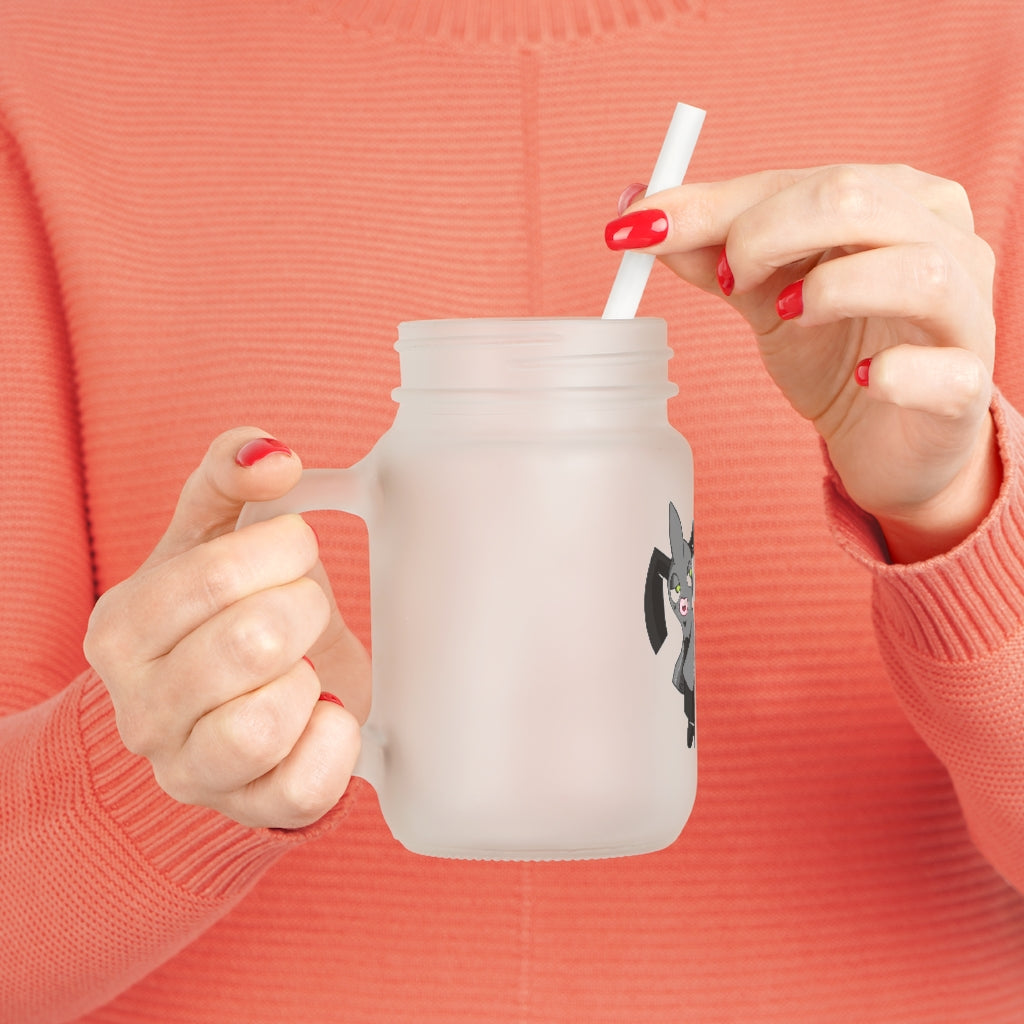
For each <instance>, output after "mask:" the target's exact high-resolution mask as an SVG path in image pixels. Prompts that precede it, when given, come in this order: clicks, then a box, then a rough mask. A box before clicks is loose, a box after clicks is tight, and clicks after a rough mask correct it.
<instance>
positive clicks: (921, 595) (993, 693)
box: [825, 393, 1024, 892]
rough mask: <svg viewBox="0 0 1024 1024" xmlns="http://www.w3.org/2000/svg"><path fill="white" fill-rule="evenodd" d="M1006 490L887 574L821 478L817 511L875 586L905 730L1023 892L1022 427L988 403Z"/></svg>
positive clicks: (868, 533) (997, 402)
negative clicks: (940, 543) (912, 732)
mask: <svg viewBox="0 0 1024 1024" xmlns="http://www.w3.org/2000/svg"><path fill="white" fill-rule="evenodd" d="M993 416H994V418H995V423H996V430H997V435H998V441H999V447H1000V453H1001V456H1002V461H1003V485H1002V489H1001V491H1000V494H999V497H998V499H997V501H996V503H995V505H994V506H993V508H992V509H991V511H990V513H989V515H988V516H987V518H986V519H985V521H984V522H983V523H982V524H981V525H980V526H979V528H978V529H977V530H976V531H975V532H974V533H973V534H972V535H971V536H970V537H969V538H967V539H966V540H965V541H964V542H963V543H961V544H960V545H958V546H957V547H956V548H954V549H953V550H952V551H950V552H948V553H946V554H944V555H941V556H938V557H936V558H932V559H929V560H927V561H924V562H918V563H914V564H910V565H890V564H887V563H886V558H885V548H884V544H883V542H882V538H881V535H880V532H879V530H878V526H877V524H876V523H875V521H874V520H873V519H872V518H871V517H870V516H868V515H867V514H866V513H865V512H863V511H862V510H861V509H859V508H858V507H857V506H856V505H854V504H853V503H852V502H851V501H850V499H849V497H848V495H847V494H846V492H845V490H844V489H843V485H842V483H841V481H840V480H839V478H838V476H837V475H836V473H835V471H834V469H832V468H831V467H830V470H829V474H828V476H827V479H826V483H825V491H826V507H827V511H828V514H829V517H830V519H831V522H832V526H833V529H834V531H835V534H836V536H837V538H838V540H839V542H840V543H841V544H842V546H843V547H845V548H846V549H847V551H849V552H850V553H851V554H852V555H853V556H854V558H856V559H857V560H858V561H859V562H861V564H863V565H864V566H866V567H867V568H868V570H869V571H870V572H871V573H872V575H873V578H874V579H873V600H874V606H873V619H874V627H875V633H876V636H877V639H878V643H879V646H880V649H881V652H882V656H883V658H884V659H885V661H886V664H887V666H888V669H889V672H890V675H891V678H892V683H893V687H894V689H895V693H896V696H897V698H898V699H899V701H900V703H901V704H902V706H903V708H904V710H905V712H906V714H907V716H908V718H909V719H910V721H911V722H912V724H913V725H914V727H915V728H916V729H917V731H918V732H919V733H920V735H921V736H922V738H923V739H924V740H925V742H926V743H927V744H928V745H929V746H930V747H931V749H932V750H933V751H934V753H935V754H936V756H937V757H938V758H939V759H940V760H941V761H942V763H943V764H944V765H945V767H946V769H947V770H948V772H949V775H950V778H951V779H952V782H953V785H954V786H955V788H956V792H957V796H958V798H959V801H960V805H961V808H962V810H963V813H964V816H965V819H966V821H967V825H968V828H969V829H970V831H971V835H972V837H973V839H974V841H975V843H976V845H977V846H978V848H979V849H980V850H981V852H982V853H983V854H984V855H985V856H986V857H987V858H988V860H989V861H990V862H991V863H992V865H993V866H994V867H995V868H996V869H997V870H998V871H999V872H1000V873H1001V874H1002V875H1003V876H1004V878H1006V879H1007V881H1009V882H1010V884H1011V885H1013V886H1015V887H1016V888H1017V889H1018V890H1020V891H1021V892H1024V475H1022V467H1024V419H1022V417H1021V415H1020V414H1019V413H1018V412H1017V411H1016V410H1015V409H1014V408H1013V407H1012V406H1011V405H1010V404H1009V403H1008V402H1007V401H1006V399H1005V398H1004V397H1003V396H1002V395H1001V394H999V393H997V394H996V396H995V398H994V401H993Z"/></svg>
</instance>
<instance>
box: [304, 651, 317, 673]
mask: <svg viewBox="0 0 1024 1024" xmlns="http://www.w3.org/2000/svg"><path fill="white" fill-rule="evenodd" d="M302 660H303V661H304V662H305V663H306V664H307V665H308V666H309V667H310V668H311V669H312V670H313V671H314V672H315V671H316V665H314V664H313V662H311V661H310V660H309V658H307V657H306V655H303V656H302Z"/></svg>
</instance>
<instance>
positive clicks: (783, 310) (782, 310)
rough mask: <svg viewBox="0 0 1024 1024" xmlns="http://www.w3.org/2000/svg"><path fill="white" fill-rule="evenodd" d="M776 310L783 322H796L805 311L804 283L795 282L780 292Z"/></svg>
mask: <svg viewBox="0 0 1024 1024" xmlns="http://www.w3.org/2000/svg"><path fill="white" fill-rule="evenodd" d="M775 308H776V310H777V311H778V314H779V316H780V317H781V318H782V319H783V320H795V319H796V318H797V317H798V316H799V315H800V314H801V313H802V312H803V311H804V283H803V281H802V280H800V281H794V282H793V283H792V284H791V285H789V286H788V287H786V288H783V289H782V291H781V292H779V297H778V299H777V300H776V302H775Z"/></svg>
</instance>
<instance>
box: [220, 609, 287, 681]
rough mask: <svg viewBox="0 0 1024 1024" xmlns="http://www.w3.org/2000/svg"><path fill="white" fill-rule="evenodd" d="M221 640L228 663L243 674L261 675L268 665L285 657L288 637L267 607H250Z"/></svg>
mask: <svg viewBox="0 0 1024 1024" xmlns="http://www.w3.org/2000/svg"><path fill="white" fill-rule="evenodd" d="M222 643H223V646H224V654H225V657H226V659H227V661H228V662H229V664H232V665H234V666H235V667H237V668H238V669H240V670H241V671H242V672H244V673H247V674H250V675H256V676H262V675H265V674H266V670H267V668H268V666H272V665H274V664H275V663H276V662H277V661H278V660H280V659H281V658H282V657H283V656H284V654H285V650H286V646H287V636H286V634H285V632H284V630H283V629H282V628H281V625H280V623H279V622H278V620H277V617H276V616H274V615H273V614H272V613H271V611H270V610H269V609H266V608H260V609H250V610H247V611H246V612H245V613H244V614H240V615H239V616H237V617H236V620H235V622H234V623H232V625H231V627H230V628H229V629H227V630H226V632H225V633H224V635H223V638H222Z"/></svg>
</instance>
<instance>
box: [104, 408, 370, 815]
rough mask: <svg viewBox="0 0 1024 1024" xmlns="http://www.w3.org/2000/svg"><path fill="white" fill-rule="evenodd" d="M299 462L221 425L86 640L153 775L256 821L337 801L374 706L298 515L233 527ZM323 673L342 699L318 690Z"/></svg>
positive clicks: (184, 794)
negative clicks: (156, 539)
mask: <svg viewBox="0 0 1024 1024" xmlns="http://www.w3.org/2000/svg"><path fill="white" fill-rule="evenodd" d="M301 470H302V466H301V463H300V461H299V459H298V457H297V456H295V455H294V454H293V453H292V452H291V451H290V450H289V449H288V448H286V447H285V446H284V445H281V444H279V443H277V442H269V441H268V440H267V439H266V438H265V437H264V435H263V434H261V432H260V431H258V430H255V429H253V428H240V429H237V430H232V431H229V432H228V433H226V434H222V435H221V436H220V437H219V438H217V440H215V441H214V442H213V444H212V445H211V447H210V449H209V451H208V452H207V454H206V457H205V458H204V459H203V461H202V463H201V464H200V465H199V467H198V469H197V470H196V471H195V472H194V473H193V474H192V476H191V477H190V478H189V480H188V482H187V483H186V485H185V487H184V489H183V491H182V493H181V497H180V498H179V501H178V505H177V508H176V510H175V513H174V517H173V519H172V521H171V524H170V526H169V528H168V530H167V532H166V534H165V535H164V536H163V538H162V539H161V541H160V543H159V544H158V545H157V547H156V549H155V550H154V551H153V553H152V554H151V555H150V557H149V558H148V559H147V560H146V562H145V563H144V564H143V565H142V566H141V568H140V569H139V570H138V571H137V572H136V573H135V574H134V575H133V576H131V577H129V578H128V579H127V580H125V581H124V582H123V583H120V584H118V585H117V586H115V587H113V588H112V589H111V590H109V591H107V592H106V593H105V594H104V595H103V596H102V597H101V598H100V600H99V601H98V602H97V604H96V607H95V610H94V612H93V615H92V618H91V620H90V622H89V629H88V632H87V635H86V638H85V654H86V657H87V659H88V661H89V663H90V664H91V665H92V666H93V668H94V669H95V670H96V672H97V673H98V674H99V676H100V677H101V678H102V679H103V681H104V683H105V684H106V686H107V688H108V690H109V691H110V696H111V699H112V701H113V704H114V709H115V711H116V715H117V726H118V729H119V731H120V734H121V738H122V740H123V741H124V744H125V746H126V747H127V748H128V749H129V750H130V751H132V752H133V753H136V754H140V755H142V756H143V757H146V758H147V759H148V760H149V761H150V763H151V764H152V767H153V773H154V776H155V778H156V781H157V782H158V784H159V785H160V786H161V787H162V788H163V789H164V790H165V791H166V792H167V793H168V794H170V795H171V796H172V797H174V798H175V799H176V800H179V801H181V802H182V803H187V804H196V805H200V806H204V807H210V808H213V809H215V810H218V811H220V812H222V813H223V814H225V815H227V816H228V817H230V818H233V819H234V820H235V821H238V822H240V823H242V824H244V825H249V826H254V827H255V826H263V827H272V828H299V827H302V826H304V825H308V824H311V823H312V822H314V821H316V820H317V819H318V818H320V817H321V816H322V815H323V814H325V813H326V812H327V811H328V810H330V808H331V807H333V806H334V804H335V803H336V802H337V801H338V800H339V799H340V797H341V796H342V794H343V793H344V792H345V789H346V788H347V786H348V783H349V779H350V777H351V774H352V769H353V767H354V766H355V762H356V758H357V756H358V753H359V719H362V718H365V715H366V713H367V711H368V710H369V699H370V672H369V659H368V657H367V655H366V652H365V650H364V649H363V647H362V645H361V644H360V642H359V641H358V639H357V638H356V637H355V636H354V635H353V634H352V633H351V632H350V631H349V629H348V628H347V627H346V626H345V623H344V622H343V620H342V618H341V615H340V613H339V611H338V607H337V605H336V603H335V601H334V597H333V594H332V593H331V588H330V584H329V583H328V580H327V577H326V574H325V573H324V571H323V567H322V566H321V564H320V561H319V546H318V543H317V538H316V535H315V534H314V532H313V531H312V530H311V529H310V527H309V526H308V525H306V523H305V522H304V521H303V520H302V518H301V517H299V516H297V515H284V516H279V517H277V518H276V519H272V520H269V521H267V522H261V523H254V524H253V525H251V526H247V527H245V528H244V529H241V530H238V531H235V529H234V527H235V521H236V519H237V517H238V514H239V512H240V511H241V508H242V506H243V505H244V504H245V502H247V501H265V500H269V499H272V498H276V497H279V496H281V495H283V494H285V493H286V492H287V491H289V490H290V489H291V488H292V487H293V486H294V485H295V483H296V482H297V481H298V478H299V474H300V473H301ZM307 654H308V655H309V656H310V657H311V658H314V659H315V663H316V665H317V669H316V670H314V668H313V663H312V662H310V661H307V660H305V656H306V655H307ZM321 675H322V676H323V677H324V678H325V679H328V680H329V681H330V687H329V688H330V689H331V690H333V691H335V692H337V693H339V694H340V695H341V696H342V697H343V698H344V703H345V707H346V708H348V709H350V710H345V709H344V708H342V707H339V706H338V705H337V704H336V703H334V702H331V701H326V700H320V696H321V683H320V678H319V677H320V676H321Z"/></svg>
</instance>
